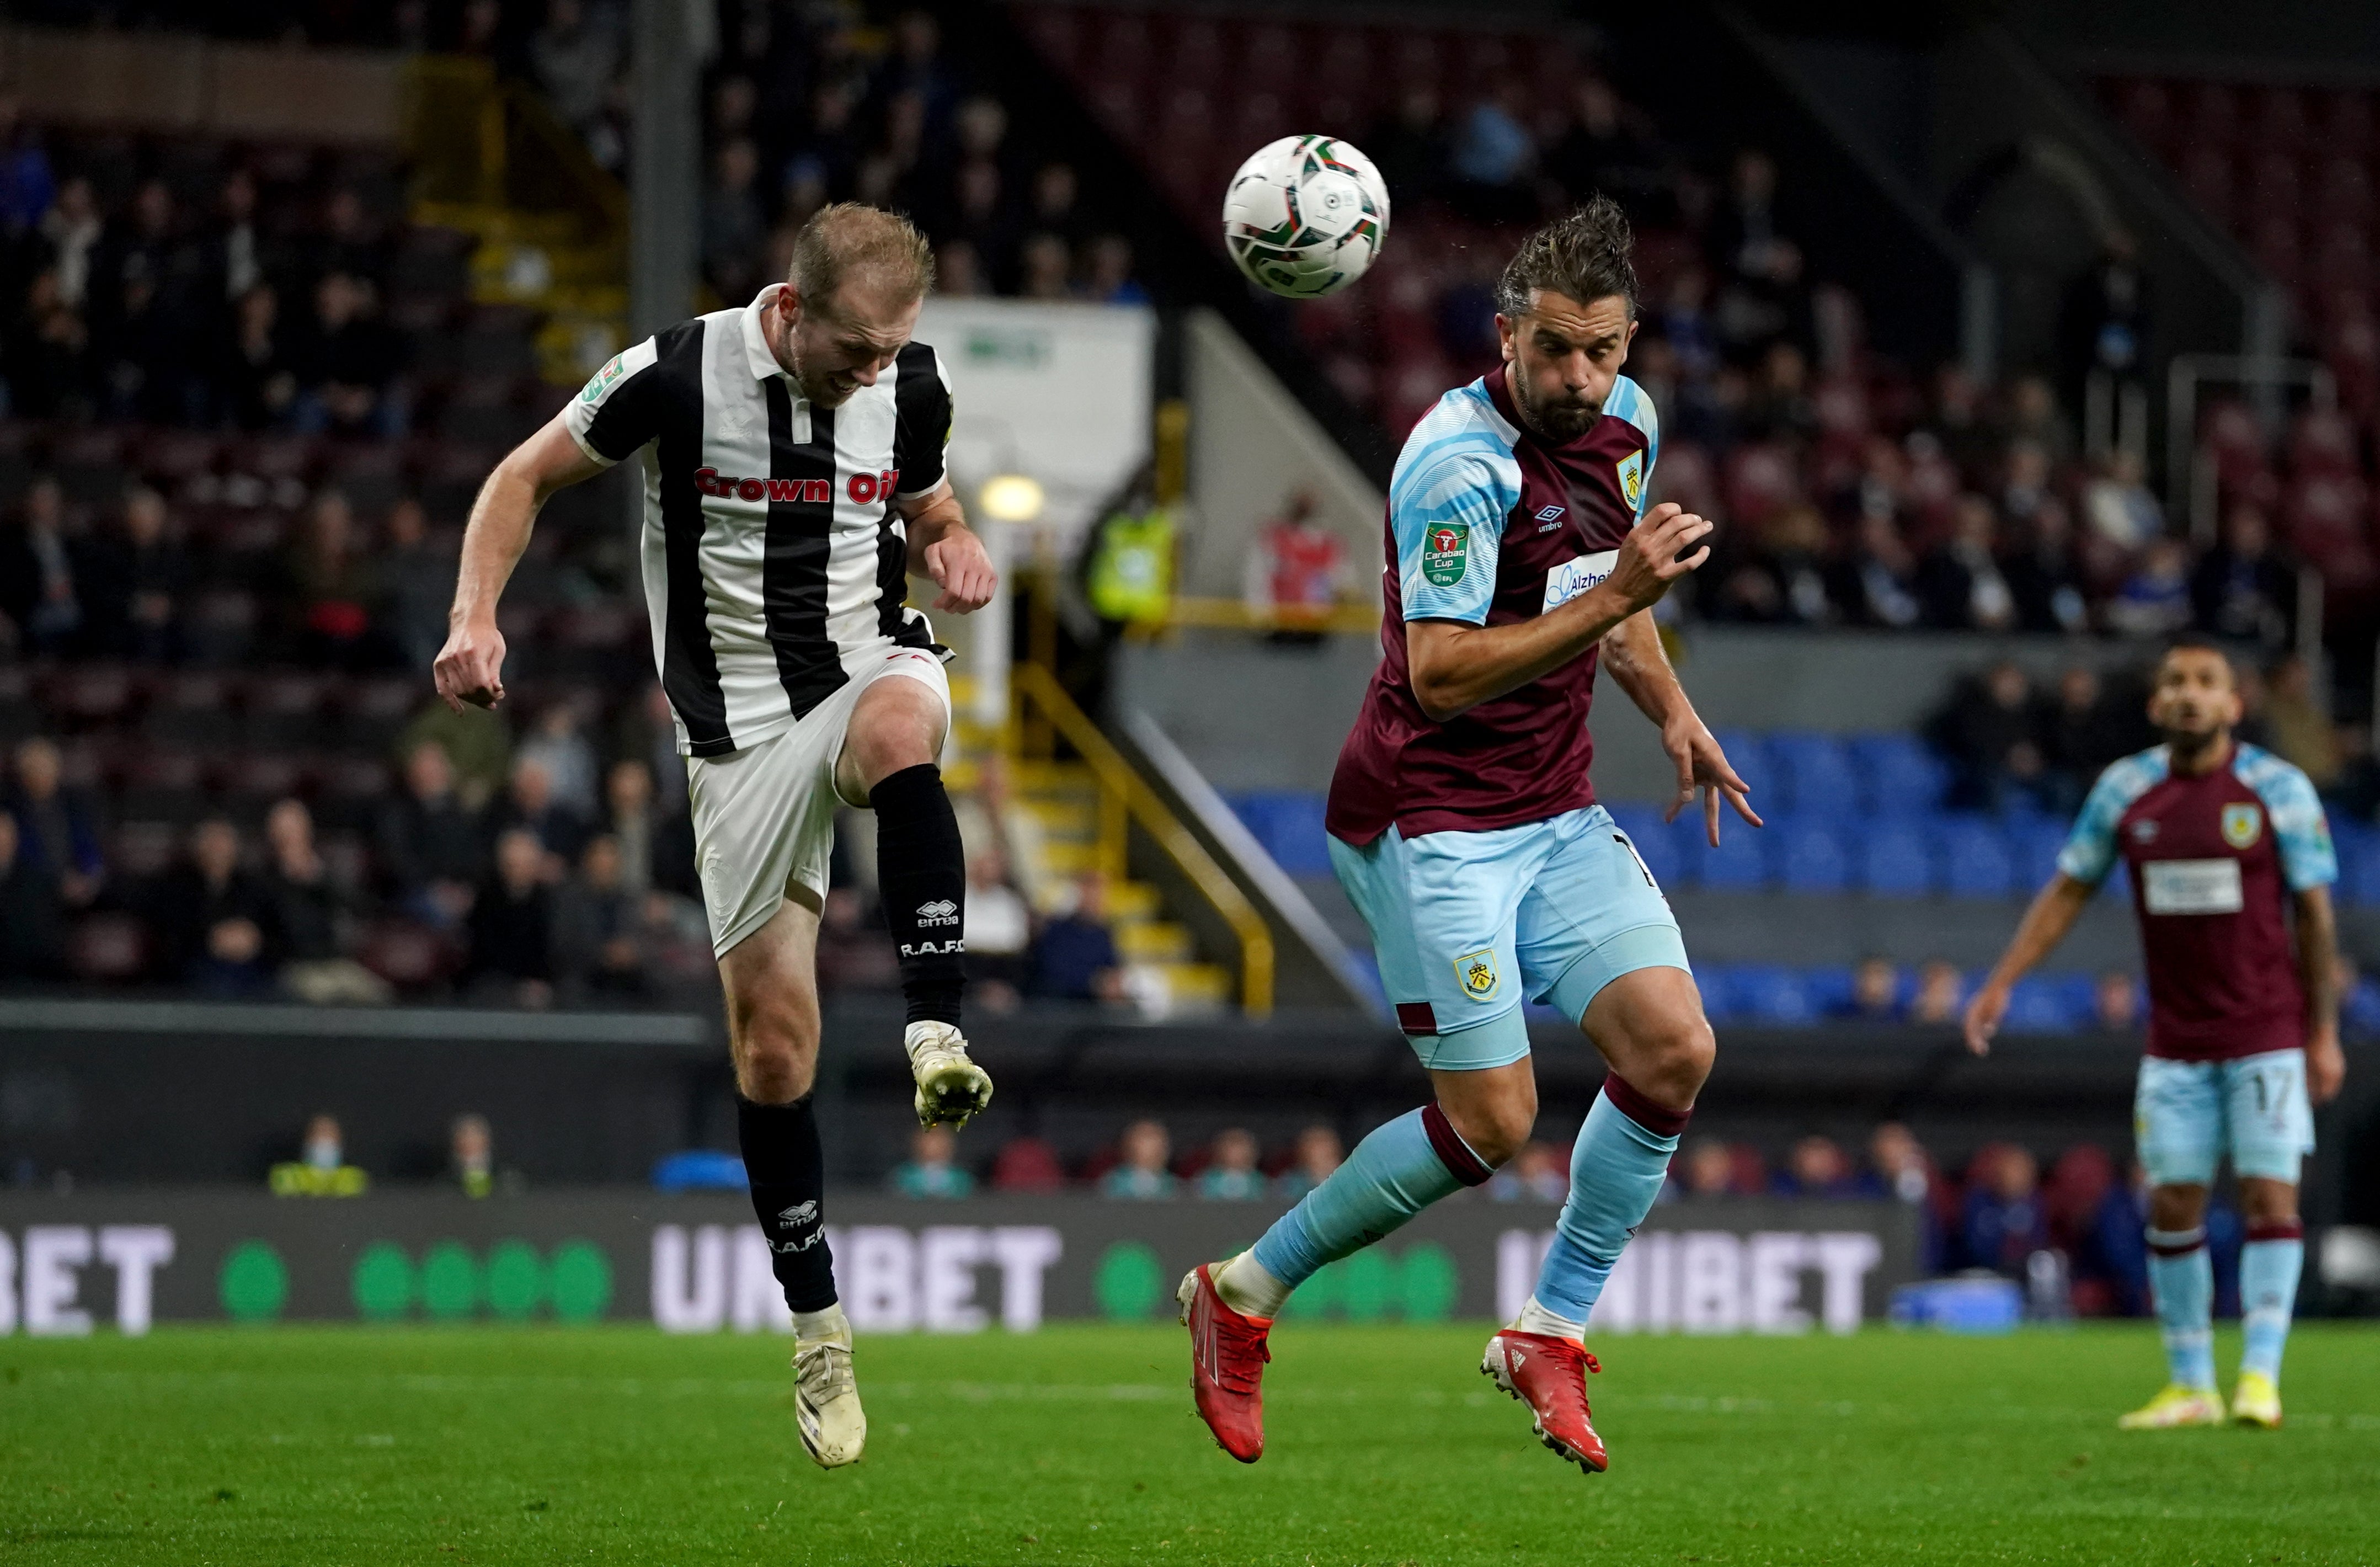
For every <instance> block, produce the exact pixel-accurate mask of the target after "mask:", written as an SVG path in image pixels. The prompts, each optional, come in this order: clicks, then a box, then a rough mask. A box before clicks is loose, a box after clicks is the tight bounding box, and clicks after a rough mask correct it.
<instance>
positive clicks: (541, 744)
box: [513, 698, 601, 820]
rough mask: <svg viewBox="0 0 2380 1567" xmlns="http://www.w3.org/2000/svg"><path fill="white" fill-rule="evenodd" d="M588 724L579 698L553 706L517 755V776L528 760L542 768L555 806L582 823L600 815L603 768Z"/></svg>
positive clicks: (562, 701) (515, 754)
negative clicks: (598, 796) (598, 793)
mask: <svg viewBox="0 0 2380 1567" xmlns="http://www.w3.org/2000/svg"><path fill="white" fill-rule="evenodd" d="M586 721H587V715H586V709H585V706H584V703H583V701H582V700H581V699H579V698H565V699H564V700H561V701H557V702H552V703H549V704H547V706H546V709H545V711H543V712H541V713H539V714H538V715H537V723H536V725H535V726H534V727H533V728H531V729H530V731H529V735H528V739H526V740H523V741H522V742H521V743H520V745H519V746H518V747H516V749H515V750H514V752H513V771H514V773H515V775H516V776H517V775H518V773H519V771H520V766H521V763H523V762H524V761H534V762H536V763H538V764H539V765H540V766H542V767H543V768H544V769H545V775H546V780H547V783H548V785H549V786H550V788H551V790H552V793H553V804H554V806H555V807H556V808H559V809H561V810H564V811H566V812H568V813H569V814H570V815H571V816H573V817H575V818H577V819H579V820H589V819H591V818H592V817H594V815H595V814H596V808H595V793H596V789H597V786H598V784H599V783H600V780H599V779H598V777H597V772H598V771H599V769H600V767H601V763H599V762H598V761H597V759H596V757H595V747H593V746H592V745H590V744H589V742H588V739H587V736H586V735H585V734H584V733H583V726H584V725H585V723H586Z"/></svg>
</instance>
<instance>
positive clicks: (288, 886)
mask: <svg viewBox="0 0 2380 1567" xmlns="http://www.w3.org/2000/svg"><path fill="white" fill-rule="evenodd" d="M264 844H265V870H264V877H263V882H264V892H265V895H266V896H267V897H268V898H269V899H270V900H271V901H272V905H273V927H274V929H275V930H276V931H277V932H278V934H279V937H280V951H279V954H278V955H279V957H280V959H281V965H282V966H281V988H282V989H283V990H287V991H288V992H289V993H290V994H291V995H293V996H296V997H297V999H298V1000H299V1001H302V1002H310V1003H312V1004H313V1005H316V1006H337V1005H364V1006H373V1005H382V1004H385V1003H386V1002H388V1000H389V999H390V990H389V986H388V982H387V981H386V980H384V979H383V978H380V976H378V975H376V974H374V973H373V972H372V971H371V970H370V969H368V968H366V967H365V966H363V965H361V964H359V963H358V962H356V961H355V960H354V959H353V958H350V957H348V956H346V954H345V953H344V952H343V951H342V948H343V945H344V941H345V935H346V932H345V929H344V927H345V926H346V924H347V922H348V920H349V919H350V918H351V917H352V911H351V910H350V908H349V906H348V900H347V898H346V894H345V893H343V892H342V890H341V889H340V888H339V886H338V885H337V883H336V882H334V881H333V880H332V878H331V873H330V869H329V867H328V866H327V865H325V864H324V863H323V860H322V854H321V852H320V851H319V850H317V849H316V847H315V845H314V818H313V815H312V813H311V812H310V811H309V810H307V808H306V807H305V804H304V802H302V801H299V800H294V799H289V800H279V801H276V802H274V804H273V808H272V809H271V810H270V811H267V812H266V813H265V817H264Z"/></svg>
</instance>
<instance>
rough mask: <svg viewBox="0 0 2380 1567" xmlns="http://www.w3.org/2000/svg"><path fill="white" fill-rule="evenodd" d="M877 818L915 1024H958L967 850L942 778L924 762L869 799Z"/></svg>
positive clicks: (881, 869) (879, 867)
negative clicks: (960, 837)
mask: <svg viewBox="0 0 2380 1567" xmlns="http://www.w3.org/2000/svg"><path fill="white" fill-rule="evenodd" d="M868 804H869V805H870V806H871V807H872V808H874V809H875V811H876V885H877V891H878V893H880V895H881V896H882V898H883V900H884V923H885V925H886V926H887V927H888V928H889V929H891V930H892V943H893V945H894V946H896V947H898V948H900V950H901V993H902V994H903V995H904V996H905V997H907V998H908V1002H909V1021H910V1022H912V1023H927V1022H933V1023H948V1024H951V1025H953V1026H956V1025H957V1023H958V1020H959V996H960V993H961V992H962V991H963V990H965V988H966V925H965V919H966V846H965V844H962V843H961V842H960V841H959V819H958V817H957V816H956V814H954V813H953V811H952V809H951V797H950V796H948V795H947V794H944V793H943V792H942V771H941V769H940V768H938V767H936V766H935V765H934V764H933V763H931V762H919V763H918V764H917V766H915V767H905V768H903V769H902V770H901V771H898V772H896V773H894V774H892V776H891V777H889V778H887V779H885V780H883V781H882V782H881V783H880V784H877V785H876V787H874V788H873V789H870V790H869V791H868Z"/></svg>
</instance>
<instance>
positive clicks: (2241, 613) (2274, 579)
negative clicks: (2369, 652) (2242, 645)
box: [2190, 501, 2298, 648]
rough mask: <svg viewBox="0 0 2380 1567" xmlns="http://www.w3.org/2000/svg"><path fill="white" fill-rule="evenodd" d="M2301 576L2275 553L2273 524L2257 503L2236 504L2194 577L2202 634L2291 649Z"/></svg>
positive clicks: (2197, 620)
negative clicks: (2290, 639)
mask: <svg viewBox="0 0 2380 1567" xmlns="http://www.w3.org/2000/svg"><path fill="white" fill-rule="evenodd" d="M2297 594H2298V583H2297V573H2295V572H2293V571H2291V570H2290V569H2289V567H2288V566H2287V565H2284V564H2282V562H2281V560H2280V558H2279V557H2278V556H2277V554H2276V553H2274V550H2273V529H2272V525H2271V524H2270V523H2269V522H2267V521H2266V520H2265V514H2264V511H2263V510H2262V509H2261V508H2260V507H2258V506H2257V505H2256V504H2254V503H2253V502H2250V501H2240V502H2235V503H2234V504H2232V507H2231V510H2230V512H2229V513H2228V515H2227V516H2225V517H2224V519H2223V536H2222V539H2221V541H2219V542H2218V543H2216V546H2215V547H2214V548H2213V549H2211V550H2209V551H2207V552H2206V553H2205V554H2204V555H2203V556H2201V557H2200V559H2199V562H2198V566H2197V569H2196V570H2194V571H2193V572H2192V574H2191V578H2190V601H2191V609H2192V617H2193V621H2194V624H2195V625H2196V626H2197V627H2198V629H2199V630H2201V631H2204V632H2205V633H2207V634H2208V635H2209V636H2214V637H2227V638H2235V639H2237V640H2240V641H2253V642H2260V643H2262V644H2263V645H2264V646H2265V647H2267V648H2280V647H2286V646H2287V645H2288V644H2289V638H2290V637H2291V636H2292V635H2293V634H2294V632H2295V628H2296V622H2297Z"/></svg>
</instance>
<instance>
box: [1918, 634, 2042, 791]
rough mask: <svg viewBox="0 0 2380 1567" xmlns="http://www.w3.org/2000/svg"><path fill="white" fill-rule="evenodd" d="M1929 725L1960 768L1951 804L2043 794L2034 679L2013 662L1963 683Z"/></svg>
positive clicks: (2000, 665) (2006, 662) (2039, 723)
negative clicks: (1947, 704)
mask: <svg viewBox="0 0 2380 1567" xmlns="http://www.w3.org/2000/svg"><path fill="white" fill-rule="evenodd" d="M1931 727H1932V729H1933V733H1934V735H1935V737H1936V739H1937V743H1938V744H1939V745H1940V747H1941V748H1942V750H1943V751H1944V752H1945V753H1946V754H1947V755H1948V756H1949V759H1950V761H1951V764H1952V766H1953V768H1954V769H1955V770H1956V777H1955V778H1954V780H1953V782H1952V784H1951V792H1950V798H1949V803H1950V804H1951V805H1952V806H1953V807H1958V808H1967V809H1970V810H1978V809H1980V810H2004V809H2006V808H2009V807H2010V805H2012V804H2013V803H2015V802H2016V800H2017V799H2018V798H2019V797H2021V796H2039V795H2040V794H2041V793H2042V792H2043V789H2044V787H2045V778H2044V774H2045V772H2046V770H2047V768H2048V758H2047V756H2046V754H2045V753H2044V751H2043V749H2042V743H2041V714H2040V711H2039V710H2038V708H2037V706H2036V705H2035V703H2034V694H2033V682H2032V680H2031V679H2030V678H2028V677H2027V676H2026V674H2025V673H2024V670H2023V668H2022V666H2020V665H2019V664H2017V663H2016V662H2014V661H2013V660H2009V659H2003V660H2001V661H2000V662H1998V663H1996V664H1994V665H1993V666H1992V667H1991V668H1990V669H1989V670H1987V671H1985V674H1983V676H1982V677H1981V678H1980V679H1967V680H1962V681H1961V682H1960V683H1959V686H1958V688H1957V690H1956V691H1955V692H1953V694H1952V696H1951V698H1950V702H1949V706H1948V707H1947V708H1946V709H1945V710H1944V711H1942V712H1941V713H1940V714H1939V715H1938V716H1937V718H1936V719H1935V721H1934V723H1933V724H1932V726H1931Z"/></svg>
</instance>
